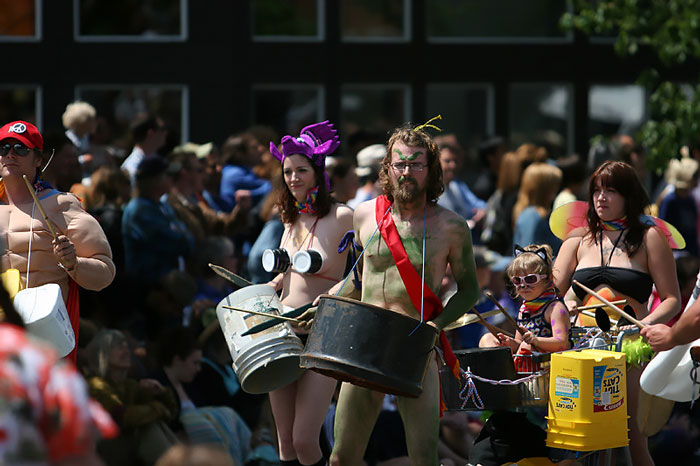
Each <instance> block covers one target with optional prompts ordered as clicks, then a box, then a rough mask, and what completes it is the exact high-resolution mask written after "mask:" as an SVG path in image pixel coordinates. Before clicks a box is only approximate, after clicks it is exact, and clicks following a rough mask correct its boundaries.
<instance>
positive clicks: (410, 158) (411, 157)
mask: <svg viewBox="0 0 700 466" xmlns="http://www.w3.org/2000/svg"><path fill="white" fill-rule="evenodd" d="M394 152H396V153H397V154H398V155H399V158H400V159H401V160H415V159H416V158H417V157H418V156H419V155H421V154H422V153H423V152H421V151H416V152H414V153H413V154H411V155H409V156H408V157H407V156H405V155H403V152H401V151H400V150H399V149H394Z"/></svg>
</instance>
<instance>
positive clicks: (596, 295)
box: [571, 280, 647, 329]
mask: <svg viewBox="0 0 700 466" xmlns="http://www.w3.org/2000/svg"><path fill="white" fill-rule="evenodd" d="M571 281H572V282H573V283H574V284H575V285H577V286H580V287H581V289H582V290H583V291H585V292H586V293H588V294H589V295H591V296H593V297H595V298H598V300H599V301H602V302H604V303H605V304H607V305H608V307H609V308H610V309H612V311H613V312H615V313H616V314H617V315H619V316H621V317H624V318H625V319H627V320H629V321H630V322H632V323H633V324H634V325H636V326H637V327H639V328H640V329H641V328H644V327H646V326H647V325H646V324H645V323H644V322H640V321H638V320H637V319H635V318H634V317H632V316H631V315H629V314H627V313H626V312H625V311H623V310H622V309H620V308H619V307H617V306H615V305H614V304H612V303H611V302H610V301H608V300H607V299H605V298H603V297H602V296H601V295H599V294H598V293H596V292H595V291H593V290H592V289H590V288H588V287H587V286H586V285H583V284H582V283H581V282H579V281H578V280H571Z"/></svg>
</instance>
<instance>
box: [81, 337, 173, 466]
mask: <svg viewBox="0 0 700 466" xmlns="http://www.w3.org/2000/svg"><path fill="white" fill-rule="evenodd" d="M87 349H88V374H89V379H88V383H89V386H90V394H91V395H92V396H93V397H94V398H95V399H96V400H97V401H98V402H99V403H100V404H101V405H102V406H103V407H104V408H105V410H107V412H109V414H110V415H111V416H112V419H114V421H115V422H116V423H117V424H118V425H119V428H120V429H121V433H120V435H119V436H118V437H117V438H114V439H111V440H108V441H103V442H101V443H100V444H98V452H99V454H100V456H101V457H102V459H103V460H104V461H105V462H106V463H107V464H108V465H110V466H111V465H115V466H117V465H123V464H134V463H135V462H136V461H141V462H143V463H145V464H153V463H154V462H155V461H156V460H157V459H158V458H159V457H160V456H161V455H162V454H163V453H164V452H165V451H166V450H167V449H168V448H170V447H171V446H172V445H174V444H176V443H178V439H177V437H176V436H175V434H174V433H173V431H172V430H171V429H170V427H168V424H167V423H168V422H170V421H172V420H174V419H175V413H176V412H177V405H176V402H175V396H174V394H173V392H172V391H171V390H170V389H166V388H165V387H163V385H161V384H160V382H158V381H157V380H154V379H141V380H136V379H133V378H131V377H129V369H130V368H131V351H130V349H129V344H128V342H127V339H126V336H125V335H124V334H123V333H121V332H120V331H118V330H103V331H101V332H100V333H99V334H98V335H96V336H95V337H94V338H93V340H92V341H91V342H90V344H89V345H88V348H87Z"/></svg>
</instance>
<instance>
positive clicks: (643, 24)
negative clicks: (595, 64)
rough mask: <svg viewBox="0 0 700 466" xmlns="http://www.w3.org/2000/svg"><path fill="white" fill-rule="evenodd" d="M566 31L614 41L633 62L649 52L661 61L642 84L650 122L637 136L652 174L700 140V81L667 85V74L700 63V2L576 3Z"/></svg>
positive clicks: (564, 22)
mask: <svg viewBox="0 0 700 466" xmlns="http://www.w3.org/2000/svg"><path fill="white" fill-rule="evenodd" d="M561 25H562V26H563V27H564V28H565V29H567V30H579V31H581V32H582V33H583V34H585V35H587V36H609V37H613V38H615V51H616V53H617V54H619V55H620V56H631V55H635V54H637V53H638V52H639V50H640V48H642V47H644V48H647V49H649V50H651V51H652V52H653V53H654V55H656V56H657V57H658V60H659V66H657V67H650V68H649V69H648V70H646V71H644V72H643V73H642V74H641V76H640V77H639V80H638V83H639V84H641V85H643V86H645V87H646V89H647V90H648V92H649V94H650V98H649V103H650V119H649V121H648V122H646V123H645V124H644V125H643V126H642V128H641V129H640V130H639V132H638V133H637V134H636V140H637V141H638V142H639V143H640V144H642V145H643V146H644V147H645V148H646V149H647V154H648V158H647V164H648V166H649V168H652V169H655V170H663V169H664V168H665V167H666V165H667V164H668V161H669V159H671V158H673V157H678V156H679V153H680V148H681V147H682V146H684V145H690V146H691V147H697V146H698V141H699V140H700V137H699V135H700V84H699V82H700V77H698V76H688V81H686V82H670V81H668V80H665V79H663V74H664V73H663V72H664V69H667V68H670V67H674V66H678V65H683V64H685V63H686V62H688V61H697V60H698V59H699V58H700V0H608V1H605V0H574V10H573V13H566V14H564V15H563V16H562V18H561Z"/></svg>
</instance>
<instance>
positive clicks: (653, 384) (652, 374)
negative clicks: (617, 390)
mask: <svg viewBox="0 0 700 466" xmlns="http://www.w3.org/2000/svg"><path fill="white" fill-rule="evenodd" d="M693 346H700V339H698V340H695V341H694V342H692V343H688V344H685V345H679V346H676V347H674V348H671V349H670V350H668V351H661V352H660V353H657V354H656V356H654V358H653V359H652V360H651V361H650V362H649V364H647V367H646V368H644V372H642V377H641V379H640V380H639V384H640V385H641V387H642V390H644V391H645V392H647V393H648V394H650V395H655V396H658V397H659V398H665V399H667V400H673V401H678V402H681V403H685V402H688V401H691V400H697V399H698V398H700V394H699V393H698V391H699V390H700V386H694V384H693V380H692V379H691V377H690V371H691V370H692V369H693V360H692V359H691V357H690V348H691V347H693Z"/></svg>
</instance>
